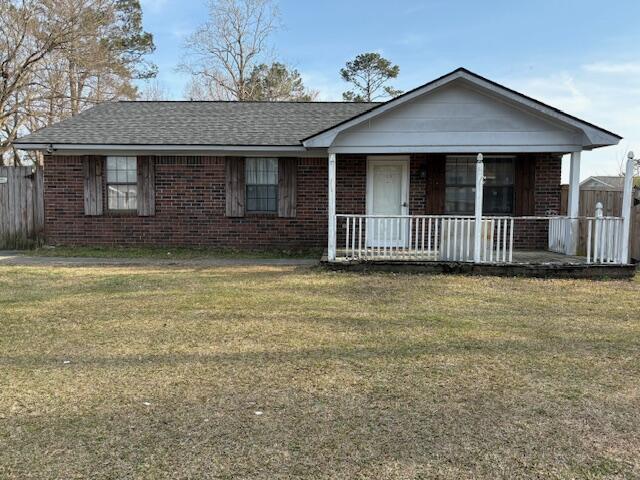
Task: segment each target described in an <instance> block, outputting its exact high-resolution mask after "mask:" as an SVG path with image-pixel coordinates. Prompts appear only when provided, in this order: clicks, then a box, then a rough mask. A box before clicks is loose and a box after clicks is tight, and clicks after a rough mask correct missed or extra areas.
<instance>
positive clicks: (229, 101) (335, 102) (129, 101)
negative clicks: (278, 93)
mask: <svg viewBox="0 0 640 480" xmlns="http://www.w3.org/2000/svg"><path fill="white" fill-rule="evenodd" d="M105 103H107V104H108V103H233V104H236V103H237V104H242V103H255V104H262V105H273V104H292V103H301V104H331V105H335V104H345V105H378V104H381V103H384V102H344V101H338V100H322V101H305V100H278V101H265V100H245V101H239V100H118V101H116V102H103V103H101V104H99V105H104V104H105Z"/></svg>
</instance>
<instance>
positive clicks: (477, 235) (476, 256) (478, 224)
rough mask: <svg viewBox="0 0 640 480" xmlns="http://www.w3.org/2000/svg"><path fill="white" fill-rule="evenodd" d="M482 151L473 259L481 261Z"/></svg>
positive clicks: (477, 170)
mask: <svg viewBox="0 0 640 480" xmlns="http://www.w3.org/2000/svg"><path fill="white" fill-rule="evenodd" d="M482 160H483V156H482V154H481V153H479V154H478V161H477V162H476V202H475V203H476V205H475V207H476V209H475V228H474V231H473V261H474V262H475V263H480V258H481V257H480V249H481V248H482V200H483V190H484V162H483V161H482Z"/></svg>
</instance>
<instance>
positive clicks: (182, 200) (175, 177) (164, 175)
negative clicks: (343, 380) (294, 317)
mask: <svg viewBox="0 0 640 480" xmlns="http://www.w3.org/2000/svg"><path fill="white" fill-rule="evenodd" d="M620 139H621V137H620V136H618V135H616V134H614V133H611V132H609V131H607V130H605V129H603V128H600V127H597V126H595V125H593V124H591V123H588V122H586V121H583V120H580V119H578V118H576V117H573V116H571V115H568V114H566V113H564V112H562V111H560V110H558V109H556V108H553V107H550V106H548V105H545V104H543V103H541V102H539V101H536V100H534V99H532V98H529V97H527V96H525V95H522V94H520V93H518V92H515V91H513V90H511V89H509V88H506V87H504V86H502V85H499V84H497V83H495V82H493V81H490V80H488V79H486V78H484V77H481V76H479V75H477V74H474V73H472V72H470V71H468V70H466V69H463V68H460V69H457V70H455V71H453V72H451V73H449V74H447V75H444V76H442V77H440V78H438V79H436V80H433V81H431V82H429V83H427V84H425V85H422V86H420V87H418V88H416V89H414V90H411V91H409V92H407V93H405V94H403V95H401V96H399V97H397V98H394V99H392V100H390V101H388V102H385V103H342V102H308V103H302V102H277V103H269V102H242V103H240V102H188V101H187V102H118V103H105V104H102V105H98V106H96V107H94V108H91V109H89V110H87V111H85V112H83V113H81V114H80V115H78V116H76V117H74V118H71V119H69V120H65V121H63V122H60V123H58V124H56V125H53V126H51V127H48V128H45V129H43V130H40V131H38V132H36V133H34V134H31V135H29V136H26V137H24V138H21V139H19V140H18V141H17V142H15V143H16V146H17V147H18V148H21V149H26V150H40V151H42V152H43V153H44V155H45V161H44V178H45V189H44V191H45V225H46V227H45V235H46V238H47V241H48V242H49V243H51V244H65V245H172V246H176V245H198V246H213V247H218V246H219V247H238V248H252V249H255V248H274V247H275V248H289V249H297V248H308V247H328V248H329V257H330V259H331V260H334V259H335V258H336V257H340V256H341V255H342V256H343V257H345V258H347V257H349V258H355V256H358V257H366V256H371V255H374V256H375V255H376V254H377V255H381V254H383V253H384V254H387V253H388V254H389V255H392V254H393V252H394V249H395V252H396V254H398V255H402V254H403V252H404V254H406V255H409V256H411V255H413V256H414V258H416V259H417V258H423V259H428V255H432V254H434V252H435V254H436V258H440V259H443V258H448V259H454V260H463V261H464V260H469V259H471V258H472V257H473V255H474V253H473V252H474V245H475V249H476V250H477V249H478V248H484V249H485V250H486V249H487V248H488V249H489V250H487V251H488V253H486V252H484V253H483V255H485V256H486V255H489V256H486V259H487V260H488V259H489V258H490V257H491V258H493V255H494V254H495V255H496V256H497V258H501V259H502V260H506V259H507V257H506V256H505V254H506V252H507V249H510V250H509V255H510V256H511V255H512V250H513V249H516V250H517V249H541V250H546V249H548V248H549V247H550V243H549V242H550V241H551V239H550V237H551V235H556V234H555V233H554V232H552V230H554V229H555V228H556V227H555V226H554V225H553V224H552V223H553V222H552V221H551V219H552V218H555V217H556V216H557V215H559V209H560V170H561V157H562V156H563V155H565V154H571V156H572V160H571V170H572V171H571V178H572V188H573V190H574V191H577V189H578V179H579V166H580V152H581V151H582V150H591V149H594V148H598V147H603V146H607V145H615V144H617V143H618V142H619V141H620ZM478 154H482V155H481V156H480V157H479V156H478ZM478 158H480V159H482V161H481V162H478ZM479 163H482V165H481V167H480V166H479ZM480 168H482V169H480ZM479 172H482V173H483V174H482V175H479ZM477 181H480V182H481V183H477ZM478 186H479V187H480V188H479V189H478ZM478 192H481V193H480V194H479V195H478ZM575 197H576V198H577V197H578V195H575ZM576 202H577V199H574V200H572V201H571V202H570V203H571V205H572V207H571V208H573V209H575V208H576ZM476 207H479V208H480V209H481V212H480V214H481V216H482V219H481V222H483V223H482V225H483V227H482V232H480V230H476V229H475V225H477V224H478V223H474V222H477V220H478V218H479V217H474V214H477V213H478V212H477V211H476V210H477V208H476ZM576 211H577V210H576ZM575 216H577V215H574V217H575ZM571 217H572V215H571V212H570V214H569V218H571ZM485 224H486V225H485ZM561 230H562V235H561V236H567V235H569V237H567V238H566V239H565V240H566V242H565V243H567V244H569V246H568V247H567V246H565V247H564V248H565V249H566V251H564V252H562V253H574V254H575V253H576V248H579V247H578V246H577V245H575V244H574V245H573V246H571V245H570V243H571V242H570V236H571V233H570V232H569V233H566V229H565V228H564V227H562V228H561ZM476 236H477V237H478V238H480V237H482V239H480V240H479V241H480V242H483V241H484V242H485V244H482V243H479V244H474V243H473V241H472V240H473V239H474V238H475V237H476ZM494 236H495V238H494ZM483 239H484V240H483ZM489 239H490V241H491V244H488V243H486V242H489ZM560 240H562V239H560ZM507 242H508V243H509V245H507ZM425 245H426V246H425ZM483 245H484V246H483ZM427 247H428V248H427ZM571 248H573V252H571V251H570V250H571ZM356 249H357V254H356ZM445 250H449V253H448V254H447V255H448V256H447V255H445V254H444V251H445ZM451 251H453V253H451ZM421 252H422V253H423V254H424V257H420V253H421ZM438 252H440V253H438ZM478 255H479V254H478ZM500 255H502V257H500ZM477 258H478V257H476V259H477Z"/></svg>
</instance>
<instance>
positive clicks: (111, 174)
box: [107, 157, 118, 182]
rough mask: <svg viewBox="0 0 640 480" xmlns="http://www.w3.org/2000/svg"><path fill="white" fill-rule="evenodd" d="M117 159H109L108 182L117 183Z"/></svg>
mask: <svg viewBox="0 0 640 480" xmlns="http://www.w3.org/2000/svg"><path fill="white" fill-rule="evenodd" d="M116 166H117V159H116V158H115V157H107V182H117V181H118V176H117V168H116Z"/></svg>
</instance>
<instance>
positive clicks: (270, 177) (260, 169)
mask: <svg viewBox="0 0 640 480" xmlns="http://www.w3.org/2000/svg"><path fill="white" fill-rule="evenodd" d="M245 170H246V179H245V181H246V182H247V184H248V185H249V184H250V185H277V184H278V159H277V158H247V159H246V160H245Z"/></svg>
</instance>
